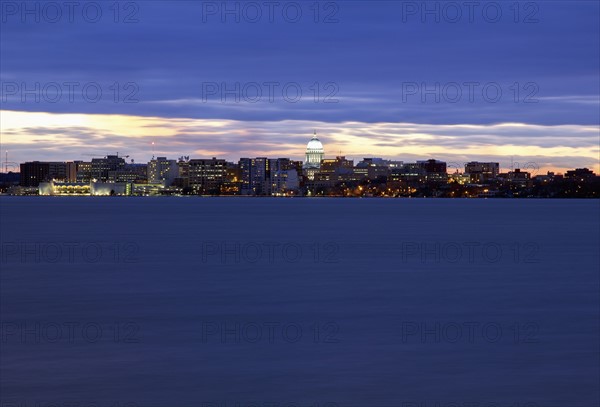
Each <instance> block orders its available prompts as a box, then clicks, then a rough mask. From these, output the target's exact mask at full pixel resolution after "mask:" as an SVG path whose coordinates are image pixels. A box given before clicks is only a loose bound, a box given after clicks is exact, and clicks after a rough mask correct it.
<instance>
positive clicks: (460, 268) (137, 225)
mask: <svg viewBox="0 0 600 407" xmlns="http://www.w3.org/2000/svg"><path fill="white" fill-rule="evenodd" d="M599 214H600V202H599V201H592V200H589V201H583V200H435V199H387V200H386V199H235V198H157V199H152V198H127V199H122V198H106V199H91V198H42V197H1V198H0V216H1V226H0V231H1V240H2V253H1V272H0V294H1V295H0V306H1V308H0V318H1V322H2V332H1V333H2V341H1V343H0V346H1V348H0V358H1V359H0V400H1V401H2V402H3V403H5V404H3V406H4V405H6V406H8V405H13V404H15V403H21V404H15V405H23V406H36V403H39V405H49V404H51V403H54V405H64V404H66V403H68V402H75V403H80V405H82V406H84V405H92V404H95V405H97V406H114V405H126V404H127V403H130V404H131V405H133V406H186V407H187V406H190V407H191V406H204V407H231V406H234V407H238V406H244V407H246V406H256V407H258V406H261V407H262V406H297V407H300V406H319V407H334V406H339V407H342V406H390V407H392V406H393V407H396V406H404V407H431V406H434V407H438V406H442V407H446V406H451V405H453V406H467V405H469V404H468V403H479V404H471V405H480V406H496V407H504V406H507V407H508V406H514V407H517V406H522V407H525V406H557V407H558V406H561V407H579V406H581V407H592V406H598V405H599V404H600V400H599V391H600V385H599V383H600V377H599V363H600V361H599V357H600V354H599V352H600V343H599V326H600V324H599V310H600V302H599V296H600V294H599V292H600V286H599V273H600V271H599V270H600V262H599V249H598V248H599V247H600V236H599V233H600V232H599V225H600V219H599V216H600V215H599ZM10 403H13V404H10ZM494 403H495V404H494Z"/></svg>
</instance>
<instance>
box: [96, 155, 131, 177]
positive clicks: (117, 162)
mask: <svg viewBox="0 0 600 407" xmlns="http://www.w3.org/2000/svg"><path fill="white" fill-rule="evenodd" d="M123 167H125V160H124V159H123V158H121V157H119V156H118V155H108V156H106V157H104V158H92V169H91V172H90V177H91V178H92V180H96V181H97V182H106V181H108V180H109V176H110V174H109V172H111V171H118V170H121V169H123Z"/></svg>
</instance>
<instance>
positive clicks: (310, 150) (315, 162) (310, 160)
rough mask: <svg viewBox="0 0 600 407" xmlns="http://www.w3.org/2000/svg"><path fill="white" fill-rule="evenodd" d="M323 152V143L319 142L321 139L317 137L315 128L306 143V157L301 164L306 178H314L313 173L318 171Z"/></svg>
mask: <svg viewBox="0 0 600 407" xmlns="http://www.w3.org/2000/svg"><path fill="white" fill-rule="evenodd" d="M324 154H325V151H324V150H323V144H321V140H319V138H318V137H317V132H316V130H315V133H314V134H313V136H312V138H311V139H310V141H309V142H308V144H307V145H306V159H305V161H304V165H303V168H304V172H305V173H306V176H307V177H308V179H310V180H313V179H314V178H315V173H317V172H319V169H320V168H321V161H322V160H323V155H324Z"/></svg>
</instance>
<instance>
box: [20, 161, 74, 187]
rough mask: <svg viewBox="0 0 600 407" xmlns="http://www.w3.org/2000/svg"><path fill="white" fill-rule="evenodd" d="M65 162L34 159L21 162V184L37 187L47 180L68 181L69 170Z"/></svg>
mask: <svg viewBox="0 0 600 407" xmlns="http://www.w3.org/2000/svg"><path fill="white" fill-rule="evenodd" d="M67 164H72V163H65V162H55V161H46V162H44V161H32V162H26V163H23V164H21V166H20V167H21V178H20V184H21V186H24V187H37V186H39V184H40V182H45V181H52V180H56V181H62V182H65V181H67V180H68V179H69V178H68V171H67V167H68V165H67Z"/></svg>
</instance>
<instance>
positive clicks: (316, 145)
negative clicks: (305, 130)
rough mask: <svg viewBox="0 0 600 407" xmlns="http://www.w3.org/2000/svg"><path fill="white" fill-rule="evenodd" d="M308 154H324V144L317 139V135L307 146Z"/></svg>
mask: <svg viewBox="0 0 600 407" xmlns="http://www.w3.org/2000/svg"><path fill="white" fill-rule="evenodd" d="M306 152H307V153H308V152H311V153H313V152H314V153H321V154H323V153H324V150H323V144H322V143H321V140H319V139H318V138H317V135H316V134H315V135H314V136H313V137H312V138H311V139H310V141H309V142H308V144H307V145H306Z"/></svg>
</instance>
